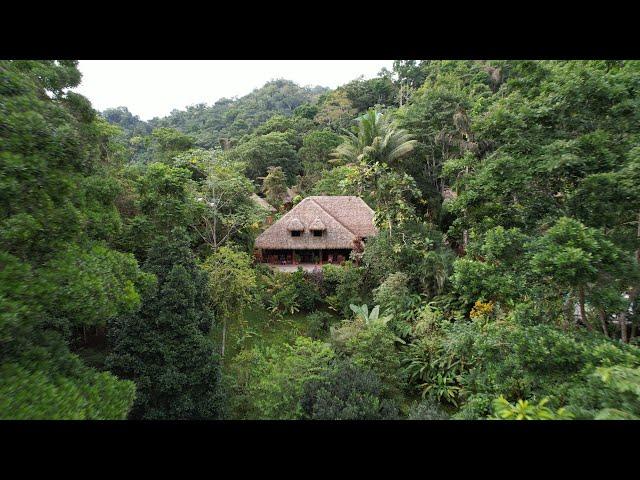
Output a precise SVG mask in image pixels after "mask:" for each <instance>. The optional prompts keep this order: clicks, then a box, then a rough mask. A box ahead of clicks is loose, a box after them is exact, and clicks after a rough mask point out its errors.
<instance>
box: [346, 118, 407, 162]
mask: <svg viewBox="0 0 640 480" xmlns="http://www.w3.org/2000/svg"><path fill="white" fill-rule="evenodd" d="M415 144H416V141H415V140H413V139H412V137H411V136H410V135H409V134H408V133H407V132H406V131H405V130H402V129H400V128H397V127H396V125H394V124H393V123H392V122H391V120H390V118H389V116H386V115H383V114H381V113H379V112H378V111H376V110H369V111H368V112H367V113H366V114H365V115H363V116H362V117H361V118H359V119H358V130H357V134H354V133H351V132H347V134H346V136H345V137H344V141H343V143H342V144H341V145H340V146H339V147H338V148H337V149H336V151H335V153H334V158H335V159H336V160H338V161H339V162H341V163H343V164H353V165H356V164H364V165H373V164H375V163H384V164H392V163H394V162H397V161H398V159H400V158H402V157H404V156H406V155H408V154H409V153H411V151H412V150H413V148H414V147H415Z"/></svg>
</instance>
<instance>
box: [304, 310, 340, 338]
mask: <svg viewBox="0 0 640 480" xmlns="http://www.w3.org/2000/svg"><path fill="white" fill-rule="evenodd" d="M334 318H335V317H334V316H333V315H331V314H330V313H328V312H323V311H319V310H316V311H315V312H313V313H311V314H309V315H308V316H307V323H308V330H307V332H308V334H309V336H310V337H311V338H313V339H314V340H319V339H320V338H322V337H325V336H326V335H328V333H329V327H330V324H331V321H332V320H333V319H334Z"/></svg>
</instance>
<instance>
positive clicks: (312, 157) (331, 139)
mask: <svg viewBox="0 0 640 480" xmlns="http://www.w3.org/2000/svg"><path fill="white" fill-rule="evenodd" d="M341 141H342V140H341V138H340V136H339V135H338V134H336V133H334V132H332V131H331V130H328V129H322V130H313V131H311V132H309V133H308V134H307V135H305V136H304V137H303V139H302V147H301V148H300V150H298V156H299V157H300V160H301V161H302V167H303V169H304V173H305V175H319V174H320V173H321V172H322V171H323V170H326V169H327V168H329V166H330V165H329V159H330V157H331V152H333V150H334V149H335V148H336V147H337V146H338V145H340V143H341Z"/></svg>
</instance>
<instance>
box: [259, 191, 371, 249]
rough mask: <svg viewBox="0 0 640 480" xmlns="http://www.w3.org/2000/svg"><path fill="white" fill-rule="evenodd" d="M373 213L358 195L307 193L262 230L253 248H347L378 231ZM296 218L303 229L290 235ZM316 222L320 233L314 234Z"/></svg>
mask: <svg viewBox="0 0 640 480" xmlns="http://www.w3.org/2000/svg"><path fill="white" fill-rule="evenodd" d="M373 214H374V212H373V210H371V208H369V206H368V205H367V204H366V203H364V201H363V200H362V199H361V198H359V197H353V196H314V197H307V198H305V199H303V200H302V201H301V202H300V203H298V204H297V205H296V206H295V207H293V208H292V209H291V210H290V211H289V212H287V213H286V214H285V215H283V216H282V218H280V220H278V221H277V222H276V223H274V224H273V225H271V226H270V227H269V228H268V229H267V230H265V231H264V232H262V233H261V234H260V235H259V236H258V238H257V239H256V248H262V249H274V250H275V249H294V250H306V249H309V250H313V249H329V248H332V249H333V248H336V249H337V248H349V249H351V248H353V241H354V240H359V239H360V238H362V237H371V236H374V235H376V234H377V233H378V231H377V229H376V228H375V226H374V225H373ZM297 222H300V224H301V225H302V227H303V228H299V230H304V232H303V233H302V234H301V235H300V236H299V237H292V236H291V232H290V230H289V226H290V225H292V224H293V223H297ZM320 226H321V227H324V228H323V235H322V236H321V237H316V236H314V235H313V232H312V230H313V229H314V228H315V227H320ZM298 227H299V225H298Z"/></svg>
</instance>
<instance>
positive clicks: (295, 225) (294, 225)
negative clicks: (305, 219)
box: [287, 218, 304, 232]
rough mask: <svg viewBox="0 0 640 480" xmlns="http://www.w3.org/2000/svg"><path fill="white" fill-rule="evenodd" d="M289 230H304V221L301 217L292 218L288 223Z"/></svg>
mask: <svg viewBox="0 0 640 480" xmlns="http://www.w3.org/2000/svg"><path fill="white" fill-rule="evenodd" d="M287 230H289V231H290V232H292V231H294V230H298V231H302V230H304V223H302V222H301V221H300V219H299V218H291V219H290V220H289V222H288V223H287Z"/></svg>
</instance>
